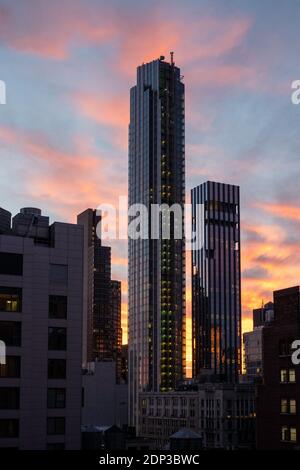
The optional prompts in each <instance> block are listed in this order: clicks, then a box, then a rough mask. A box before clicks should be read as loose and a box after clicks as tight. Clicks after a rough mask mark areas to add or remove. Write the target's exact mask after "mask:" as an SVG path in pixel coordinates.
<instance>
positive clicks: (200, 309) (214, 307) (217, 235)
mask: <svg viewBox="0 0 300 470" xmlns="http://www.w3.org/2000/svg"><path fill="white" fill-rule="evenodd" d="M192 231H193V235H194V237H195V238H194V245H193V249H192V317H193V374H194V377H199V375H200V373H201V369H212V370H213V372H214V374H216V375H218V376H219V377H220V378H222V380H224V381H227V382H234V381H236V380H237V378H238V375H239V373H240V371H241V275H240V191H239V187H238V186H233V185H229V184H223V183H215V182H211V181H208V182H206V183H203V184H201V185H200V186H197V187H196V188H194V189H192Z"/></svg>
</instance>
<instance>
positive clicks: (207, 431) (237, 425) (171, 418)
mask: <svg viewBox="0 0 300 470" xmlns="http://www.w3.org/2000/svg"><path fill="white" fill-rule="evenodd" d="M139 406H140V435H141V436H142V437H145V438H152V439H155V441H156V445H157V448H159V449H162V448H164V447H165V446H166V445H167V444H168V442H169V438H170V436H171V435H172V434H173V433H175V432H177V431H179V430H180V429H181V428H187V429H190V430H192V431H195V432H197V433H198V434H199V435H200V437H201V439H202V445H203V447H204V448H207V449H243V448H244V449H249V448H254V446H255V394H254V386H253V385H252V384H222V383H203V384H199V385H198V390H191V391H186V390H184V391H174V392H168V393H142V394H140V401H139Z"/></svg>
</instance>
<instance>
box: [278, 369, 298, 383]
mask: <svg viewBox="0 0 300 470" xmlns="http://www.w3.org/2000/svg"><path fill="white" fill-rule="evenodd" d="M280 382H281V383H295V382H296V371H295V369H281V371H280Z"/></svg>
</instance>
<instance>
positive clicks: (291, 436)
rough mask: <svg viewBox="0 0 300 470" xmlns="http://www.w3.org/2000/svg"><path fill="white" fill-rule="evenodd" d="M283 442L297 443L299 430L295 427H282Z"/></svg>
mask: <svg viewBox="0 0 300 470" xmlns="http://www.w3.org/2000/svg"><path fill="white" fill-rule="evenodd" d="M281 440H282V441H285V442H297V429H296V428H294V427H289V426H282V427H281Z"/></svg>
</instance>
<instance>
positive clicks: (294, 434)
mask: <svg viewBox="0 0 300 470" xmlns="http://www.w3.org/2000/svg"><path fill="white" fill-rule="evenodd" d="M290 441H291V442H297V429H296V428H291V429H290Z"/></svg>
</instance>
